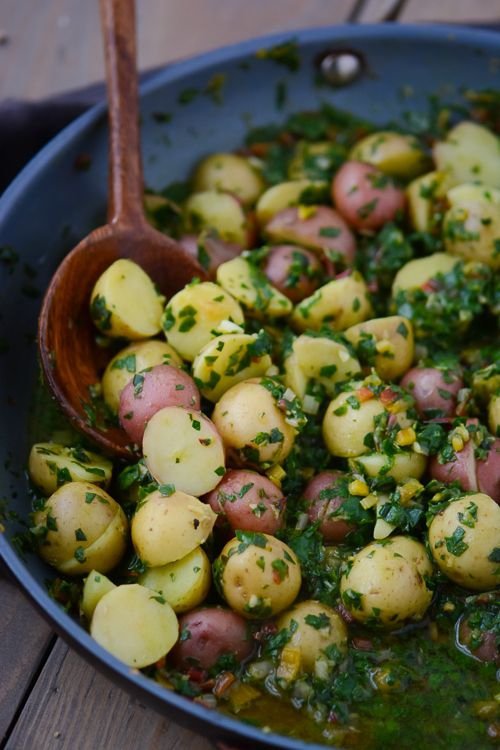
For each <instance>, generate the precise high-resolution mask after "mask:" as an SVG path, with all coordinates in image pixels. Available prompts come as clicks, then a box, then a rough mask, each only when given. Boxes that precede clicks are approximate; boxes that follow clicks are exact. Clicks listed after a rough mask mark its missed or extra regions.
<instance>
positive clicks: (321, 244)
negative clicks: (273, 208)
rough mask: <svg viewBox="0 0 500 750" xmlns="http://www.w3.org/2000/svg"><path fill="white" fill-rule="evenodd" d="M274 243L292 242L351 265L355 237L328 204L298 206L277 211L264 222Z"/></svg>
mask: <svg viewBox="0 0 500 750" xmlns="http://www.w3.org/2000/svg"><path fill="white" fill-rule="evenodd" d="M264 232H265V234H267V236H268V237H270V238H271V240H272V241H273V242H291V243H292V244H296V245H302V246H303V247H306V248H309V249H310V250H315V251H316V252H318V253H319V254H320V257H322V258H324V259H325V260H329V261H331V262H333V263H340V265H342V266H352V264H353V262H354V256H355V253H356V240H355V238H354V235H353V234H352V232H351V230H350V229H349V227H348V226H347V224H346V222H345V221H344V219H343V218H342V216H341V215H340V214H339V213H338V212H337V211H335V210H334V209H333V208H330V207H329V206H299V207H298V208H285V209H283V210H282V211H279V212H278V213H277V214H275V216H273V218H272V219H271V220H270V221H269V222H268V223H267V224H266V226H265V228H264Z"/></svg>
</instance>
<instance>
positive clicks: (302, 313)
mask: <svg viewBox="0 0 500 750" xmlns="http://www.w3.org/2000/svg"><path fill="white" fill-rule="evenodd" d="M371 314H372V306H371V302H370V299H369V294H368V288H367V286H366V284H365V281H364V279H363V277H362V276H361V274H360V273H359V272H358V271H353V273H352V274H350V275H349V276H343V277H340V278H337V279H334V280H333V281H329V282H328V283H327V284H324V285H323V286H321V287H320V288H319V289H317V290H316V291H315V292H314V294H313V295H311V297H307V298H306V299H304V300H302V302H300V304H298V305H297V307H296V308H295V310H294V311H293V315H292V318H291V320H292V324H293V326H294V327H295V328H297V329H298V330H299V331H305V330H307V329H312V330H313V331H317V330H319V329H320V328H321V327H322V326H323V325H326V326H328V327H329V328H332V329H333V330H334V331H345V329H346V328H350V327H351V326H353V325H356V323H362V322H363V321H364V320H366V319H367V318H369V317H370V316H371Z"/></svg>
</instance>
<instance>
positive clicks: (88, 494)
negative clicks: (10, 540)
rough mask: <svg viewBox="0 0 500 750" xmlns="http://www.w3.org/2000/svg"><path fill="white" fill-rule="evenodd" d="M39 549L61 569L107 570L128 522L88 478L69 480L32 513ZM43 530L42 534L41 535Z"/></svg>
mask: <svg viewBox="0 0 500 750" xmlns="http://www.w3.org/2000/svg"><path fill="white" fill-rule="evenodd" d="M33 520H34V523H35V528H36V531H37V535H38V536H39V538H40V536H41V541H40V544H39V547H38V553H39V555H40V557H42V558H43V559H44V560H45V562H47V563H49V565H52V566H53V567H54V568H57V570H58V571H59V572H60V573H64V574H65V575H68V576H78V575H84V574H85V573H89V572H90V571H91V570H93V569H94V568H95V569H96V570H99V571H101V572H103V573H107V572H108V571H109V570H111V569H112V568H114V567H115V566H116V565H117V564H118V563H119V562H120V560H121V558H122V557H123V554H124V552H125V548H126V543H127V534H128V522H127V517H126V516H125V513H124V512H123V510H122V508H121V507H120V506H119V505H118V503H117V502H116V500H113V498H112V497H111V496H110V495H108V493H107V492H105V491H104V490H103V489H102V487H98V486H97V485H95V484H91V483H90V482H68V484H64V485H63V486H62V487H60V488H59V489H58V490H56V491H55V492H54V493H53V494H52V495H51V496H50V497H49V498H48V500H47V501H46V503H45V505H44V507H43V510H39V511H37V512H36V513H35V514H34V518H33ZM42 532H43V535H42Z"/></svg>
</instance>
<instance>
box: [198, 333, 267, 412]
mask: <svg viewBox="0 0 500 750" xmlns="http://www.w3.org/2000/svg"><path fill="white" fill-rule="evenodd" d="M256 340H257V335H249V334H246V333H229V334H226V335H225V336H218V337H217V338H215V339H212V341H209V342H208V344H206V346H204V347H203V349H202V350H201V351H200V353H199V354H198V355H197V357H196V358H195V360H194V362H193V378H194V379H195V382H196V384H197V386H198V388H199V389H200V392H201V393H202V394H203V396H205V398H207V399H208V400H209V401H218V400H219V399H220V397H221V396H222V394H223V393H225V392H226V391H227V390H228V389H229V388H231V387H232V386H233V385H236V384H237V383H240V382H241V381H242V380H248V379H249V378H255V377H258V376H259V375H264V374H265V373H266V372H267V370H269V368H270V367H271V365H272V360H271V357H270V356H269V354H263V355H257V354H255V353H254V350H255V342H256Z"/></svg>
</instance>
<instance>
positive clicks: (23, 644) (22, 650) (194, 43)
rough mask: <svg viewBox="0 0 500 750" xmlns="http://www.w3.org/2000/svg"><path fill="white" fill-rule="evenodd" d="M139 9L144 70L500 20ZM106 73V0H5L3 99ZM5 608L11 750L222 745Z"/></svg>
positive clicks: (13, 601)
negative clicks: (193, 59) (293, 36)
mask: <svg viewBox="0 0 500 750" xmlns="http://www.w3.org/2000/svg"><path fill="white" fill-rule="evenodd" d="M138 14H139V26H140V28H139V33H140V39H139V46H140V49H141V52H142V55H141V67H143V68H145V67H149V66H153V65H158V64H161V63H164V62H168V61H169V60H173V59H176V58H179V57H183V56H186V55H189V54H193V53H196V52H200V51H202V50H206V49H210V48H213V47H216V46H218V45H222V44H226V43H229V42H234V41H237V40H240V39H244V38H248V37H251V36H254V35H257V34H262V33H266V32H270V31H278V30H280V29H294V28H298V27H301V26H316V25H327V24H332V23H337V22H342V21H346V20H350V21H358V22H374V21H380V20H384V19H387V18H389V19H390V20H398V21H411V22H413V21H436V20H437V21H447V20H449V21H453V22H459V21H463V22H465V21H474V22H480V23H488V22H489V21H491V22H493V21H496V22H497V23H498V22H500V5H499V3H498V0H475V2H474V3H472V2H471V1H470V0H440V2H439V3H437V2H436V0H406V2H405V1H404V0H403V1H402V2H401V1H398V0H364V1H363V0H271V1H270V0H252V2H248V0H182V1H180V0H138ZM192 19H196V24H193V22H192ZM213 19H217V22H216V23H214V22H213ZM146 40H147V41H146ZM102 70H103V66H102V55H101V42H100V36H99V28H98V13H97V0H93V1H92V0H85V2H82V0H44V2H41V1H40V0H22V2H19V0H2V2H1V7H0V100H1V99H3V98H5V97H7V96H18V97H21V98H38V97H42V96H46V95H49V94H52V93H55V92H58V91H63V90H67V89H71V88H74V87H76V86H82V85H85V84H87V83H90V82H91V81H93V80H97V79H99V78H102ZM0 612H1V613H2V616H1V619H0V675H1V677H0V747H1V748H5V750H52V749H56V750H65V749H66V748H68V750H69V749H70V748H71V750H118V749H119V750H139V749H140V750H158V749H159V748H162V750H182V749H183V748H187V747H189V748H190V750H209V749H210V748H212V745H211V744H210V743H209V742H208V741H207V740H206V739H205V738H201V737H198V736H196V735H194V734H192V733H191V732H189V731H186V730H184V729H181V728H180V727H179V726H177V725H176V724H174V723H173V722H172V721H169V720H167V719H166V718H164V717H163V716H161V715H160V714H158V713H156V712H154V711H153V710H151V709H149V708H146V707H145V706H143V705H141V704H140V703H138V702H137V701H136V700H134V699H133V698H131V697H130V696H129V695H128V694H127V693H125V692H124V691H122V690H121V689H120V688H118V687H116V685H114V684H113V683H112V682H110V681H109V680H108V679H106V678H104V677H103V676H102V675H101V674H99V673H98V672H96V671H95V670H94V668H93V667H91V666H90V665H89V664H87V663H86V662H85V661H84V660H83V659H81V658H80V657H79V656H77V654H76V653H75V652H74V651H72V650H71V649H69V648H68V646H66V644H65V643H64V641H62V640H61V639H60V638H58V637H57V636H56V635H54V633H53V632H52V631H51V628H50V626H48V625H47V624H46V623H45V622H44V620H43V619H42V618H41V617H40V616H39V615H38V614H37V612H36V611H35V610H34V609H33V607H32V605H31V604H30V603H29V602H28V601H27V599H26V598H25V597H24V595H23V594H22V593H21V592H20V591H19V590H18V589H17V588H16V586H15V584H13V583H12V582H10V581H9V580H8V579H7V578H6V577H5V576H4V577H0Z"/></svg>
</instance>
